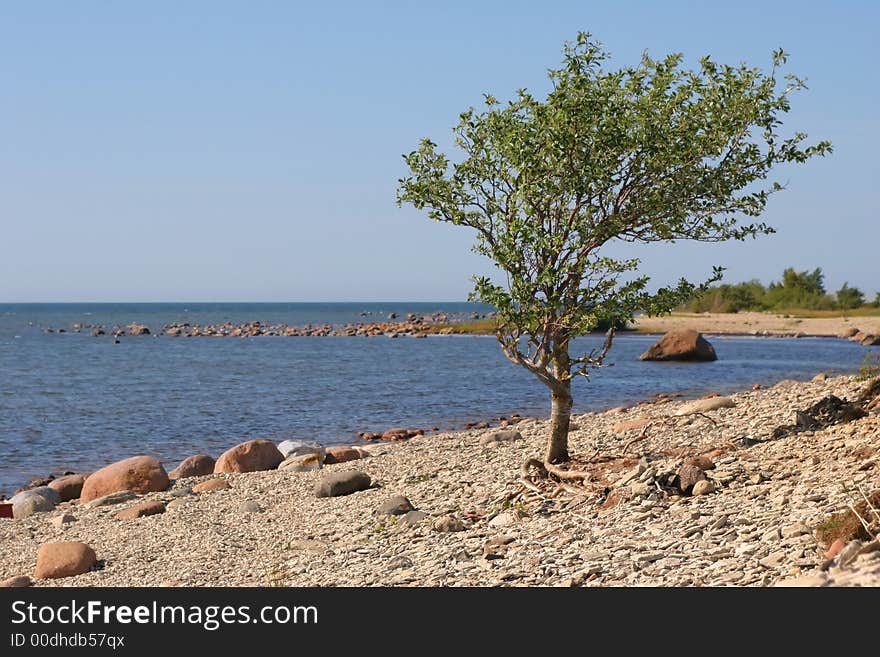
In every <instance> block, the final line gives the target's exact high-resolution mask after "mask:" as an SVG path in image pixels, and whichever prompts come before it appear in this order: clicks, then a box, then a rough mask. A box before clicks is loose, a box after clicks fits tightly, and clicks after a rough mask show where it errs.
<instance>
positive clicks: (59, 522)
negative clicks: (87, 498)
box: [49, 513, 76, 529]
mask: <svg viewBox="0 0 880 657" xmlns="http://www.w3.org/2000/svg"><path fill="white" fill-rule="evenodd" d="M75 521H76V518H75V517H74V516H72V515H71V514H69V513H62V514H61V515H60V516H55V517H54V518H52V519H51V520H50V521H49V524H50V525H52V526H53V527H54V528H55V529H64V526H65V525H69V524H70V523H72V522H75Z"/></svg>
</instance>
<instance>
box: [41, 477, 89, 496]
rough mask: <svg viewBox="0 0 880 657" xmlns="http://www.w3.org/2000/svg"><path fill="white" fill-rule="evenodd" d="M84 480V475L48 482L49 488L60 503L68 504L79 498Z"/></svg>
mask: <svg viewBox="0 0 880 657" xmlns="http://www.w3.org/2000/svg"><path fill="white" fill-rule="evenodd" d="M85 480H86V478H85V475H81V474H72V475H66V476H64V477H59V478H58V479H54V480H52V481H50V482H49V488H51V489H52V490H54V491H56V492H57V493H58V495H59V497H60V498H61V501H62V502H69V501H70V500H75V499H78V498H79V496H80V494H81V493H82V487H83V484H84V483H85Z"/></svg>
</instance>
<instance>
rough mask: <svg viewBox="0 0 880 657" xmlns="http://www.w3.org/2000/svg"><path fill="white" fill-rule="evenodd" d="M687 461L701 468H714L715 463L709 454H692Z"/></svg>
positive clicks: (704, 469)
mask: <svg viewBox="0 0 880 657" xmlns="http://www.w3.org/2000/svg"><path fill="white" fill-rule="evenodd" d="M684 462H685V463H689V464H691V465H695V466H697V467H698V468H699V469H700V470H703V471H706V470H714V469H715V463H714V462H713V461H712V459H710V458H709V457H708V456H705V455H701V456H691V457H690V458H687V459H685V461H684Z"/></svg>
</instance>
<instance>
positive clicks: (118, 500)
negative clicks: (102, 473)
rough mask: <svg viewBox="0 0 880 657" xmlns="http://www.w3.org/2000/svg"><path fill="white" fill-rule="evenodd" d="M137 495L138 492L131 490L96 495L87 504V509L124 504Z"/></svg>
mask: <svg viewBox="0 0 880 657" xmlns="http://www.w3.org/2000/svg"><path fill="white" fill-rule="evenodd" d="M136 497H137V494H135V493H134V492H132V491H130V490H120V491H117V492H115V493H110V494H109V495H104V496H103V497H96V498H95V499H93V500H92V501H91V502H88V503H86V504H85V507H86V508H87V509H94V508H97V507H99V506H111V505H113V504H122V503H123V502H128V501H130V500H133V499H134V498H136Z"/></svg>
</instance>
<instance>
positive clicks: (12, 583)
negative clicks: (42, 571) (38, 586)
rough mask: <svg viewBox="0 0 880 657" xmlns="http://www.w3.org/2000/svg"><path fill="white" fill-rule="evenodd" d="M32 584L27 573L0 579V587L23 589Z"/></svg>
mask: <svg viewBox="0 0 880 657" xmlns="http://www.w3.org/2000/svg"><path fill="white" fill-rule="evenodd" d="M32 584H33V582H32V581H31V578H30V577H28V576H27V575H17V576H15V577H10V578H9V579H4V580H3V581H0V589H23V588H26V587H28V586H31V585H32Z"/></svg>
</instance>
